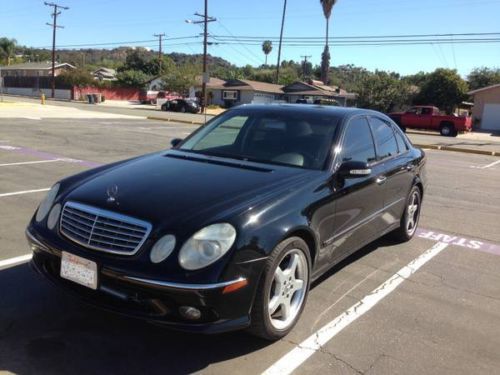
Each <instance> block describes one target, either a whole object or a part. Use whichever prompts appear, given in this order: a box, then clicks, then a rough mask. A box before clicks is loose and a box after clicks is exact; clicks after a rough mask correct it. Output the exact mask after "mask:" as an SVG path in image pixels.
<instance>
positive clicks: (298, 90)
mask: <svg viewBox="0 0 500 375" xmlns="http://www.w3.org/2000/svg"><path fill="white" fill-rule="evenodd" d="M283 92H284V94H285V99H286V100H287V102H289V103H296V102H297V100H299V99H307V100H310V101H311V102H314V101H315V100H318V99H334V100H336V101H337V102H338V103H339V104H340V105H341V106H343V107H350V106H353V105H354V104H355V102H356V98H357V95H356V94H354V93H349V92H347V91H346V90H344V89H341V88H339V87H332V86H327V85H325V84H323V82H321V81H316V80H309V81H308V82H301V81H297V82H294V83H292V84H290V85H287V86H285V87H283Z"/></svg>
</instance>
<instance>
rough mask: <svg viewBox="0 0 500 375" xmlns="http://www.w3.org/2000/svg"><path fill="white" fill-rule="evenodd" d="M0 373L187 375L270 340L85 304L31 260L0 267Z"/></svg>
mask: <svg viewBox="0 0 500 375" xmlns="http://www.w3.org/2000/svg"><path fill="white" fill-rule="evenodd" d="M391 245H395V244H394V243H393V242H391V241H390V240H389V239H386V238H382V239H380V240H378V241H376V242H374V243H373V244H370V245H368V246H367V247H365V248H363V249H361V250H360V251H358V252H356V253H355V254H353V255H351V256H350V257H348V258H346V259H345V260H343V261H342V262H340V263H339V264H337V265H336V266H334V267H333V268H332V269H330V270H329V271H328V272H327V273H326V274H325V275H323V276H322V277H321V278H320V279H319V280H317V281H315V282H314V284H313V285H312V287H313V288H314V287H315V286H317V285H318V284H320V283H321V282H323V281H325V280H326V279H328V278H329V277H331V276H332V275H333V274H335V273H336V272H338V271H340V270H341V269H342V268H344V267H346V266H347V265H349V264H351V263H353V262H355V261H357V260H358V259H360V258H362V257H364V256H366V255H367V254H369V253H371V252H373V251H374V250H376V249H377V248H379V247H383V246H391ZM0 288H1V289H0V372H1V371H7V372H11V373H14V374H34V373H36V374H43V373H50V374H63V373H64V374H68V373H90V374H95V373H106V374H137V373H145V372H146V373H148V374H162V375H164V374H188V373H193V372H197V371H202V370H204V369H206V368H207V367H208V366H209V365H211V364H214V363H219V362H223V361H228V360H231V359H233V358H237V357H244V356H245V355H247V354H250V353H253V352H255V351H258V350H260V349H263V348H264V347H266V346H268V345H270V344H271V343H270V342H267V341H264V340H261V339H258V338H256V337H253V336H250V335H248V334H246V333H244V332H234V333H227V334H220V335H215V336H210V335H197V334H189V333H182V332H176V331H171V330H168V329H165V328H162V327H158V326H155V325H152V324H148V323H146V322H143V321H141V320H137V319H132V318H127V317H122V316H120V315H116V314H112V313H108V312H106V311H103V310H100V309H96V308H93V307H90V306H87V305H86V304H83V303H82V302H80V301H79V300H78V299H76V298H75V297H73V296H71V295H68V294H66V293H64V292H63V291H62V290H60V289H59V288H56V287H54V286H53V285H52V284H50V283H49V282H48V281H46V280H44V279H43V278H42V277H40V276H39V275H38V274H36V273H35V272H34V271H33V270H32V269H31V267H30V266H29V265H28V264H23V265H19V266H16V267H12V268H8V269H4V270H0Z"/></svg>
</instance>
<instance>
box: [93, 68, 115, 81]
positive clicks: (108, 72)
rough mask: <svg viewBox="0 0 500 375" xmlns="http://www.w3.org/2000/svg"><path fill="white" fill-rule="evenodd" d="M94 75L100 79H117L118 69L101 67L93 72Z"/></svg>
mask: <svg viewBox="0 0 500 375" xmlns="http://www.w3.org/2000/svg"><path fill="white" fill-rule="evenodd" d="M92 76H94V78H95V79H97V80H99V81H115V80H116V70H115V69H111V68H99V69H97V70H95V71H93V72H92Z"/></svg>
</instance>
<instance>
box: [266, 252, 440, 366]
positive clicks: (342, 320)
mask: <svg viewBox="0 0 500 375" xmlns="http://www.w3.org/2000/svg"><path fill="white" fill-rule="evenodd" d="M447 246H448V244H446V243H442V242H438V243H437V244H435V245H434V246H433V247H432V248H430V249H429V250H427V251H425V252H424V253H423V254H422V255H420V256H419V257H418V258H416V259H414V260H413V261H411V262H410V263H408V265H406V266H404V267H403V268H401V269H400V270H399V271H398V272H397V273H396V274H394V275H393V276H392V277H391V278H389V279H388V280H387V281H385V282H384V283H383V284H382V285H380V286H379V287H378V288H376V289H375V290H373V291H372V292H371V293H370V294H368V295H367V296H366V297H364V298H363V299H362V300H360V301H359V302H358V303H356V304H354V305H353V306H351V307H350V308H349V309H348V310H346V311H345V312H344V313H343V314H341V315H339V316H338V317H336V318H335V319H334V320H332V321H331V322H330V323H328V324H326V325H325V326H323V327H322V328H320V329H319V330H318V331H316V332H315V333H314V334H312V335H311V336H309V337H308V338H307V339H306V340H304V341H302V342H301V343H300V344H298V345H297V346H296V347H295V348H294V349H292V350H291V351H290V352H288V353H287V354H285V355H284V356H283V357H281V358H280V359H279V360H278V361H277V362H276V363H274V364H273V365H272V366H271V367H269V368H268V369H267V370H266V371H264V373H263V374H264V375H271V374H273V375H274V374H276V375H278V374H279V375H283V374H291V373H292V372H293V371H295V370H296V369H297V368H298V367H299V366H300V365H301V364H302V363H304V362H305V361H306V360H307V359H308V358H309V357H311V356H312V355H313V354H314V353H316V352H318V351H319V350H321V347H322V346H323V345H325V344H326V343H327V342H328V341H330V340H331V339H332V338H334V337H335V336H336V335H337V334H338V333H340V332H341V331H342V330H343V329H344V328H346V327H347V326H349V325H350V324H351V323H352V322H354V321H355V320H356V319H358V318H359V317H361V316H362V315H364V314H365V313H366V312H368V311H369V310H370V309H371V308H372V307H374V306H375V305H376V304H377V303H379V302H380V301H381V300H382V299H384V298H385V297H387V296H388V295H389V294H390V293H392V292H393V291H394V290H395V289H396V288H397V287H398V286H399V285H401V283H403V281H405V280H406V279H408V278H409V277H410V276H411V275H413V274H414V273H415V272H416V271H417V270H418V269H419V268H420V267H422V266H423V265H424V264H426V263H427V262H428V261H429V260H431V259H432V258H434V257H435V256H436V255H438V254H439V253H440V252H441V251H443V250H444V249H445V248H446V247H447Z"/></svg>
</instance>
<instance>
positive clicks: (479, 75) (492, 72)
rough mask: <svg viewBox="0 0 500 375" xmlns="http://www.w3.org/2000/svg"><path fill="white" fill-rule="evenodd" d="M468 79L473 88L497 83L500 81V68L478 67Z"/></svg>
mask: <svg viewBox="0 0 500 375" xmlns="http://www.w3.org/2000/svg"><path fill="white" fill-rule="evenodd" d="M467 80H468V81H469V87H470V89H471V90H477V89H482V88H483V87H488V86H491V85H496V84H499V83H500V69H499V68H496V69H490V68H486V67H482V68H476V69H474V70H473V71H472V72H471V73H470V74H469V76H468V77H467Z"/></svg>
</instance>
